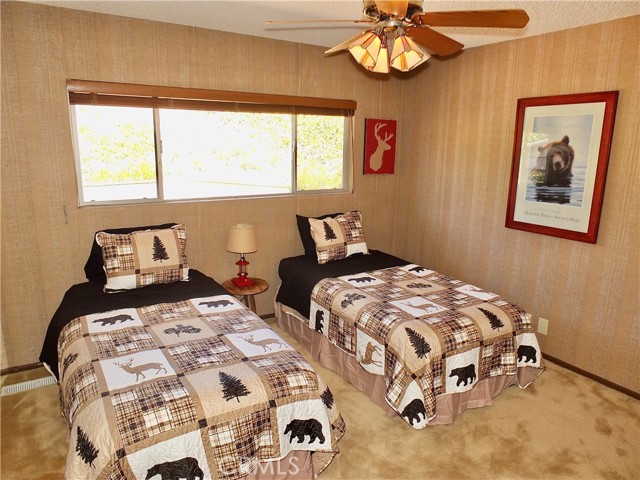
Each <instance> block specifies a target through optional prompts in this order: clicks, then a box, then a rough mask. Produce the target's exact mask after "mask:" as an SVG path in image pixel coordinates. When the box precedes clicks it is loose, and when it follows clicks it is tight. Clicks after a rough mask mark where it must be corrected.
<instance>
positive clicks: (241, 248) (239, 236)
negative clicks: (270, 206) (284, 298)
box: [227, 223, 258, 288]
mask: <svg viewBox="0 0 640 480" xmlns="http://www.w3.org/2000/svg"><path fill="white" fill-rule="evenodd" d="M256 250H258V248H257V247H256V239H255V236H254V235H253V225H247V224H244V223H239V224H238V225H232V226H231V229H230V230H229V238H228V240H227V251H228V252H231V253H239V254H240V260H238V261H237V262H236V265H238V267H239V271H238V275H237V276H236V277H234V278H233V279H232V280H231V281H232V282H233V284H234V285H235V286H236V287H239V288H242V287H250V286H251V285H253V280H251V278H249V276H248V274H247V265H249V262H248V261H246V260H245V258H244V254H245V253H253V252H255V251H256Z"/></svg>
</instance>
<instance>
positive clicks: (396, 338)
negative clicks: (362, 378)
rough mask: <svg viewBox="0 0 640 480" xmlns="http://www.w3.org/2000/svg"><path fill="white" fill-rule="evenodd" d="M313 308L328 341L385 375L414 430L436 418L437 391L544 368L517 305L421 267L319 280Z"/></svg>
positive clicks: (395, 404) (391, 397) (393, 400)
mask: <svg viewBox="0 0 640 480" xmlns="http://www.w3.org/2000/svg"><path fill="white" fill-rule="evenodd" d="M310 312H311V314H310V318H311V319H314V318H320V319H324V318H329V328H328V329H325V328H324V324H318V325H319V326H320V327H321V330H318V329H317V328H316V330H317V331H319V332H320V333H322V334H323V335H325V336H327V337H328V340H329V341H330V342H331V343H332V344H333V345H335V346H337V347H339V348H341V349H342V350H344V351H345V352H347V353H349V354H352V355H356V357H357V359H358V361H359V362H360V364H361V365H362V366H363V368H364V369H365V370H366V371H367V372H369V373H373V374H377V375H384V376H385V378H386V383H387V394H386V400H387V402H388V403H389V405H391V407H392V408H394V409H395V410H396V411H397V412H398V414H399V415H400V416H402V417H403V418H404V419H405V421H407V423H409V424H410V425H411V426H413V427H414V428H424V427H425V426H426V425H427V424H428V422H429V420H430V419H431V418H433V417H434V416H435V406H436V397H437V396H438V395H443V394H449V393H458V392H463V391H466V390H470V389H471V388H473V387H474V385H476V384H477V383H478V382H479V381H481V380H483V379H487V378H491V377H496V376H499V375H514V374H516V373H517V370H518V368H524V367H534V368H539V369H542V368H544V367H543V361H542V357H541V353H540V347H539V345H538V342H537V339H536V337H535V334H534V333H533V331H532V327H531V323H530V320H529V318H528V317H527V315H526V313H525V312H524V311H523V310H522V309H521V308H520V307H518V306H517V305H514V304H512V303H510V302H508V301H506V300H505V299H503V298H502V297H500V296H498V295H496V294H494V293H491V292H487V291H485V290H482V289H480V288H478V287H476V286H474V285H470V284H467V283H465V282H462V281H460V280H456V279H454V278H450V277H447V276H446V275H443V274H441V273H438V272H435V271H432V270H429V269H427V268H425V267H422V266H420V265H415V264H410V265H405V266H402V267H392V268H387V269H383V270H376V271H370V272H364V273H360V274H356V275H346V276H343V277H339V278H326V279H323V280H321V281H320V282H318V284H317V285H316V286H315V288H314V289H313V292H312V296H311V309H310ZM310 326H311V327H312V328H313V320H310ZM381 359H384V362H382V361H381Z"/></svg>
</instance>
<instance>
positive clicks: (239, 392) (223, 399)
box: [184, 362, 269, 423]
mask: <svg viewBox="0 0 640 480" xmlns="http://www.w3.org/2000/svg"><path fill="white" fill-rule="evenodd" d="M184 379H185V380H186V381H187V382H189V383H190V384H191V385H193V387H194V388H195V389H197V390H198V391H199V392H207V394H206V395H200V403H201V406H202V409H203V411H204V415H205V417H206V418H208V419H211V418H218V417H219V419H224V418H226V415H231V416H233V415H234V414H233V412H234V411H237V410H238V409H241V408H243V407H248V406H251V405H257V404H261V403H266V402H268V401H269V397H268V395H267V393H266V391H265V388H264V385H263V383H262V380H261V379H260V376H259V375H258V374H257V373H256V372H255V371H254V370H252V369H251V368H250V367H249V366H248V365H247V364H246V363H245V362H241V363H237V364H235V365H233V364H231V365H226V366H224V367H218V368H209V369H205V370H201V371H199V372H193V373H188V374H186V375H185V377H184ZM218 421H219V420H216V421H215V422H218ZM210 423H214V422H210Z"/></svg>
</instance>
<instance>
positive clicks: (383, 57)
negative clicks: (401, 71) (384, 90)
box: [370, 35, 389, 73]
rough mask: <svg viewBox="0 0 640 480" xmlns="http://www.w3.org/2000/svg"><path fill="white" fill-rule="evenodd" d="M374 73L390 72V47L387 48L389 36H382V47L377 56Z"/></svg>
mask: <svg viewBox="0 0 640 480" xmlns="http://www.w3.org/2000/svg"><path fill="white" fill-rule="evenodd" d="M370 70H371V71H372V72H374V73H389V49H388V48H387V37H386V36H384V35H383V36H382V48H380V52H379V53H378V57H377V58H376V64H375V65H374V67H373V68H372V69H370Z"/></svg>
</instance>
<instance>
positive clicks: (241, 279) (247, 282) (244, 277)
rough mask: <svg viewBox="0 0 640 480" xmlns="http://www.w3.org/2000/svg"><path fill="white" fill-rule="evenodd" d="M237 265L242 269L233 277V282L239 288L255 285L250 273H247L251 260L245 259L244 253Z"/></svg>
mask: <svg viewBox="0 0 640 480" xmlns="http://www.w3.org/2000/svg"><path fill="white" fill-rule="evenodd" d="M236 265H238V267H239V268H240V271H239V272H238V276H237V277H234V278H232V279H231V281H232V282H233V284H234V285H235V286H236V287H238V288H243V287H250V286H252V285H254V282H253V280H251V278H249V274H248V273H247V265H249V262H247V261H246V260H245V259H244V255H242V256H241V257H240V260H238V261H237V262H236Z"/></svg>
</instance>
